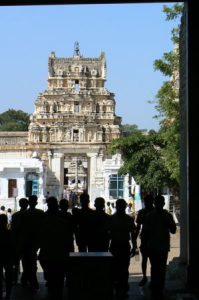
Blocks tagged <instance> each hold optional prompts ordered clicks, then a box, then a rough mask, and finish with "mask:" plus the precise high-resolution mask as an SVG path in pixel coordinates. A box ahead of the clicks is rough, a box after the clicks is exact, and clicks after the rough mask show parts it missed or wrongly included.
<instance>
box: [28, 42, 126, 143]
mask: <svg viewBox="0 0 199 300" xmlns="http://www.w3.org/2000/svg"><path fill="white" fill-rule="evenodd" d="M105 81H106V60H105V55H104V53H101V54H100V56H99V58H84V57H82V56H81V55H80V48H79V44H78V42H76V43H75V47H74V56H73V57H69V58H57V57H56V55H55V52H52V53H51V54H50V57H49V60H48V88H47V90H45V91H44V92H43V93H40V94H39V96H38V98H37V100H36V101H35V111H34V113H33V114H32V116H31V123H30V127H29V142H30V143H37V144H46V143H48V144H51V143H53V144H54V143H56V144H70V143H76V144H82V143H84V144H93V143H94V144H95V143H97V144H99V143H102V144H104V143H109V142H110V141H111V140H113V139H115V138H118V137H119V136H120V124H121V118H120V117H117V116H116V115H115V100H114V94H113V93H110V92H109V91H108V90H107V89H106V88H105Z"/></svg>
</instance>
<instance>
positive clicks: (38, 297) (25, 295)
mask: <svg viewBox="0 0 199 300" xmlns="http://www.w3.org/2000/svg"><path fill="white" fill-rule="evenodd" d="M179 236H180V230H179V229H178V231H177V233H176V234H175V235H172V236H171V251H170V253H169V259H168V272H167V273H168V274H167V280H166V285H165V300H175V299H176V300H195V299H197V298H195V297H194V296H192V295H190V294H188V293H186V292H184V293H183V292H182V293H181V292H180V290H182V285H181V283H180V281H179V280H178V279H177V278H175V277H174V278H173V277H172V276H171V274H170V272H171V271H169V263H170V262H172V261H173V260H175V259H176V258H177V257H179ZM140 264H141V258H140V259H139V260H136V259H135V258H132V259H131V265H130V269H129V271H130V276H129V285H130V290H129V298H128V299H129V300H150V292H149V289H148V286H147V285H146V286H145V288H140V287H139V285H138V283H139V281H140V280H141V278H142V274H141V266H140ZM96 272H97V270H96ZM147 273H148V276H149V277H150V264H149V265H148V270H147ZM38 280H39V286H40V288H39V290H38V291H37V292H35V293H31V292H30V291H29V290H27V289H24V288H22V287H21V285H20V284H17V285H15V286H14V288H13V291H12V297H11V300H27V299H28V300H47V299H48V295H47V288H46V287H45V282H44V280H43V273H42V269H41V267H40V266H39V265H38ZM149 280H150V278H149ZM175 291H176V292H175ZM177 291H178V292H177ZM67 298H68V297H67V288H66V289H65V291H64V296H63V300H67ZM80 300H81V299H80ZM93 300H94V299H93ZM102 300H103V299H102Z"/></svg>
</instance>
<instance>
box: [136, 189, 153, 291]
mask: <svg viewBox="0 0 199 300" xmlns="http://www.w3.org/2000/svg"><path fill="white" fill-rule="evenodd" d="M153 203H154V197H153V196H152V195H150V194H148V195H146V196H145V197H144V208H142V209H140V210H139V211H138V214H137V218H136V224H137V236H138V235H140V252H141V255H142V262H141V268H142V274H143V278H142V280H141V281H140V283H139V286H144V285H145V284H146V282H147V276H146V271H147V261H148V253H147V247H146V241H145V239H144V236H143V234H142V228H143V224H144V221H145V219H146V216H147V214H148V213H150V212H151V211H152V210H153V209H154V205H153Z"/></svg>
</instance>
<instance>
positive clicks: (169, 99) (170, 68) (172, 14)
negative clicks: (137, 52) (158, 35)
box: [154, 4, 183, 194]
mask: <svg viewBox="0 0 199 300" xmlns="http://www.w3.org/2000/svg"><path fill="white" fill-rule="evenodd" d="M182 10H183V5H181V4H174V5H173V6H172V7H167V6H164V7H163V11H164V12H165V13H166V20H168V21H169V20H173V19H178V18H180V17H181V15H182ZM179 30H180V25H178V26H177V27H176V28H174V29H173V30H172V34H171V40H172V41H173V43H174V50H173V51H170V52H167V53H164V55H163V57H162V59H157V60H155V62H154V69H155V70H158V71H160V72H161V73H162V74H163V75H164V76H169V80H167V81H165V82H164V83H163V85H162V87H161V88H160V90H159V91H158V92H157V95H156V106H155V108H156V110H157V112H158V114H157V115H156V116H155V117H156V118H157V119H158V120H159V124H160V130H159V133H160V135H161V137H162V139H163V141H164V147H162V148H161V155H162V157H164V160H165V165H166V167H167V169H168V172H169V174H170V180H171V181H172V182H173V187H172V191H173V193H174V194H178V193H179V180H180V165H179V155H180V103H179Z"/></svg>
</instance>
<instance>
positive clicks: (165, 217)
mask: <svg viewBox="0 0 199 300" xmlns="http://www.w3.org/2000/svg"><path fill="white" fill-rule="evenodd" d="M154 205H155V209H154V210H152V211H151V212H150V213H149V214H148V215H147V216H146V220H145V222H144V225H143V236H144V240H145V242H146V247H147V251H148V255H149V259H150V263H151V285H150V288H151V295H152V298H153V300H161V299H163V290H164V284H165V276H166V266H167V258H168V252H169V251H170V233H172V234H174V233H175V232H176V223H175V221H174V219H173V216H172V214H171V213H169V212H168V211H167V210H166V209H163V207H164V205H165V200H164V197H163V196H162V195H158V196H156V197H155V200H154Z"/></svg>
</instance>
